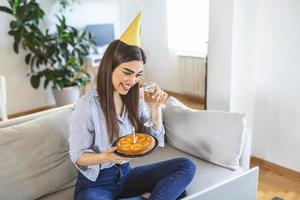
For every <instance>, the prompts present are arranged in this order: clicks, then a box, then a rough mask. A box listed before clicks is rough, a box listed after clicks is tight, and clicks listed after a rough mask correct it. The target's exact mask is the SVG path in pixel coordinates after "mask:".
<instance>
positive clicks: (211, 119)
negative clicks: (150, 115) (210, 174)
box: [163, 97, 246, 170]
mask: <svg viewBox="0 0 300 200" xmlns="http://www.w3.org/2000/svg"><path fill="white" fill-rule="evenodd" d="M163 119H164V126H165V130H166V137H167V141H168V143H169V144H170V145H172V146H173V147H175V148H177V149H179V150H181V151H184V152H186V153H189V154H192V155H194V156H196V157H199V158H201V159H203V160H206V161H209V162H211V163H214V164H217V165H220V166H223V167H226V168H229V169H232V170H236V169H238V168H239V167H240V163H239V160H240V158H241V154H242V149H243V143H244V135H245V127H246V126H245V114H242V113H232V112H226V111H208V110H206V111H201V110H195V109H191V108H188V107H187V106H185V105H184V104H183V103H181V102H180V101H178V100H177V99H175V98H174V97H170V98H168V100H167V101H166V106H165V108H164V109H163Z"/></svg>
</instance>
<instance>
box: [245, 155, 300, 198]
mask: <svg viewBox="0 0 300 200" xmlns="http://www.w3.org/2000/svg"><path fill="white" fill-rule="evenodd" d="M250 166H251V167H254V166H259V168H260V169H259V170H260V172H259V183H258V193H257V197H258V198H257V199H258V200H271V199H273V198H274V197H280V198H282V199H284V200H300V178H299V176H298V177H295V176H291V175H289V174H285V173H280V172H278V171H277V170H274V169H272V168H271V169H270V168H269V167H266V166H264V165H261V164H260V163H258V162H256V161H255V160H254V159H252V160H251V164H250Z"/></svg>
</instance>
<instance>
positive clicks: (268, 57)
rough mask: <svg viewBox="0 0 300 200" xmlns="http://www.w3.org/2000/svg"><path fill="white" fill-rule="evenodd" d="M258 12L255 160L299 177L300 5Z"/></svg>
mask: <svg viewBox="0 0 300 200" xmlns="http://www.w3.org/2000/svg"><path fill="white" fill-rule="evenodd" d="M260 7H261V11H260V13H261V14H260V30H259V32H260V34H259V41H258V44H259V45H258V46H257V50H259V56H258V60H257V63H258V67H257V71H256V76H257V82H256V93H255V94H256V96H255V111H254V112H255V115H254V141H253V145H254V146H253V147H254V148H253V154H254V155H255V156H257V157H260V158H263V159H265V160H269V161H271V162H274V163H277V164H279V165H282V166H285V167H288V168H291V169H294V170H297V171H299V172H300V157H299V155H300V145H299V144H300V134H299V130H300V123H299V121H300V104H299V102H300V79H299V74H300V59H299V58H300V37H299V36H300V26H299V19H300V12H299V11H300V1H298V0H287V1H284V2H283V1H280V0H264V1H262V2H261V5H260Z"/></svg>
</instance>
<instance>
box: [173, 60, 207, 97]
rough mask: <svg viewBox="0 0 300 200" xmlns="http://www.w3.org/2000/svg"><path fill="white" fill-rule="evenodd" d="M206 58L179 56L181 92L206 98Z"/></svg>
mask: <svg viewBox="0 0 300 200" xmlns="http://www.w3.org/2000/svg"><path fill="white" fill-rule="evenodd" d="M205 65H206V59H205V58H199V57H189V56H179V68H180V79H181V81H180V82H181V92H182V93H183V94H187V95H191V96H196V97H201V98H203V99H204V98H205V82H206V81H205V79H206V66H205Z"/></svg>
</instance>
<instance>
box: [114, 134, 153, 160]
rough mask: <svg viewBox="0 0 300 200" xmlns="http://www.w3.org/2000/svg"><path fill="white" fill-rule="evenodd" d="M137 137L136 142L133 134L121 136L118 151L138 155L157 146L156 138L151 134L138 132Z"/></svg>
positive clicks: (117, 144)
mask: <svg viewBox="0 0 300 200" xmlns="http://www.w3.org/2000/svg"><path fill="white" fill-rule="evenodd" d="M135 138H136V141H135V143H134V141H133V134H129V135H126V136H124V137H121V138H120V139H119V140H118V141H117V143H116V146H117V147H118V149H117V151H118V152H119V153H122V154H125V155H138V154H143V153H147V152H148V151H150V150H151V149H153V147H154V146H155V140H154V138H153V137H152V136H151V135H149V134H145V133H136V134H135Z"/></svg>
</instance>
